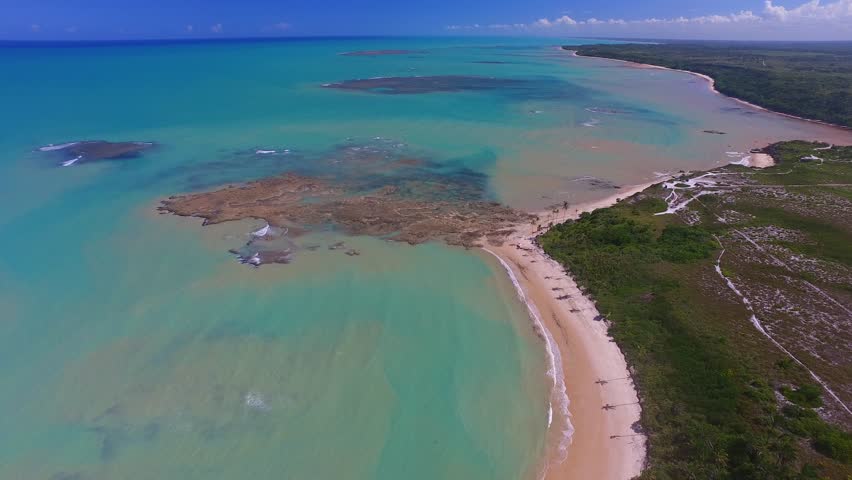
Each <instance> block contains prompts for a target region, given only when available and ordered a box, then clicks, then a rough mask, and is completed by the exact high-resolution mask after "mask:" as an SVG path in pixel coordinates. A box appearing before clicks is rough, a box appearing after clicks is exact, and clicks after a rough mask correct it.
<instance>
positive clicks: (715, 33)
mask: <svg viewBox="0 0 852 480" xmlns="http://www.w3.org/2000/svg"><path fill="white" fill-rule="evenodd" d="M310 35H535V36H560V37H570V36H624V37H655V38H719V39H775V40H785V39H789V40H796V39H820V40H852V0H810V1H806V0H774V1H766V0H715V1H713V2H700V3H699V2H695V1H683V0H681V1H677V0H646V1H637V0H609V1H607V0H568V1H564V0H563V1H560V0H430V1H423V0H419V1H405V0H0V39H6V40H98V39H140V38H207V37H247V36H310Z"/></svg>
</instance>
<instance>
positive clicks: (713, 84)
mask: <svg viewBox="0 0 852 480" xmlns="http://www.w3.org/2000/svg"><path fill="white" fill-rule="evenodd" d="M560 49H561V50H563V51H567V52H570V53H571V55H572V56H574V57H578V58H596V59H599V60H609V61H611V62H621V63H626V64H628V65H629V66H631V67H633V68H650V69H656V70H668V71H670V72H680V73H686V74H689V75H693V76H695V77H699V78H702V79H704V80H706V81H707V83H708V87H709V88H710V91H711V92H713V93H716V94H718V95H721V96H723V97H725V98H730V99H731V100H733V101H735V102H737V103H740V104H742V105H745V106H747V107H751V108H754V109H757V110H760V111H762V112H767V113H772V114H774V115H781V116H782V117H787V118H791V119H794V120H801V121H803V122H808V123H815V124H818V125H823V126H826V127H832V128H837V129H840V130H844V131H847V132H848V131H852V127H846V126H844V125H838V124H836V123H830V122H826V121H823V120H817V119H814V118H806V117H800V116H798V115H793V114H791V113H783V112H778V111H775V110H772V109H769V108H766V107H762V106H760V105H757V104H754V103H751V102H749V101H748V100H743V99H742V98H738V97H734V96H731V95H727V94H724V93H722V92H720V91H719V90H718V89H717V88H716V79H715V78H713V77H711V76H709V75H705V74H703V73H698V72H693V71H692V70H682V69H679V68H669V67H664V66H662V65H653V64H650V63H639V62H632V61H630V60H621V59H619V58H609V57H597V56H594V55H580V54H579V53H577V50H565V49H563V48H562V47H560Z"/></svg>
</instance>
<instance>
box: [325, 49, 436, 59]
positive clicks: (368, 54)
mask: <svg viewBox="0 0 852 480" xmlns="http://www.w3.org/2000/svg"><path fill="white" fill-rule="evenodd" d="M422 53H426V52H424V51H423V50H393V49H389V50H358V51H355V52H345V53H341V54H340V55H341V56H344V57H378V56H382V55H415V54H422Z"/></svg>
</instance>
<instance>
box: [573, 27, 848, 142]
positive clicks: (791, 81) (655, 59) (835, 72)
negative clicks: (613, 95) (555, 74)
mask: <svg viewBox="0 0 852 480" xmlns="http://www.w3.org/2000/svg"><path fill="white" fill-rule="evenodd" d="M563 48H566V49H570V50H577V52H578V54H579V55H588V56H594V57H605V58H613V59H618V60H627V61H631V62H637V63H647V64H653V65H660V66H664V67H669V68H675V69H679V70H689V71H693V72H697V73H702V74H704V75H709V76H711V77H713V78H714V79H715V80H716V88H717V89H718V90H719V91H720V92H722V93H724V94H725V95H729V96H732V97H736V98H740V99H743V100H746V101H748V102H751V103H754V104H756V105H760V106H762V107H766V108H769V109H771V110H775V111H778V112H782V113H787V114H790V115H796V116H800V117H805V118H811V119H816V120H822V121H825V122H830V123H835V124H838V125H845V126H852V43H849V42H842V43H841V42H822V43H816V42H814V43H805V42H802V43H774V42H667V43H665V44H606V45H580V46H565V47H563Z"/></svg>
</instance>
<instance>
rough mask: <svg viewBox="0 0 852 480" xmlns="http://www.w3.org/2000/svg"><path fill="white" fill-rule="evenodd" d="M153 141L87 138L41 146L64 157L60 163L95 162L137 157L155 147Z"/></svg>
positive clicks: (42, 150) (67, 165) (42, 149)
mask: <svg viewBox="0 0 852 480" xmlns="http://www.w3.org/2000/svg"><path fill="white" fill-rule="evenodd" d="M154 146H155V144H154V143H153V142H107V141H104V140H85V141H79V142H68V143H63V144H60V145H47V146H44V147H41V148H39V151H41V152H53V153H56V154H58V155H60V157H61V158H62V161H61V163H60V165H62V166H63V167H70V166H71V165H75V164H80V163H86V162H94V161H98V160H121V159H128V158H136V157H138V156H139V155H140V154H141V153H142V152H144V151H145V150H148V149H150V148H153V147H154Z"/></svg>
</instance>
